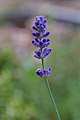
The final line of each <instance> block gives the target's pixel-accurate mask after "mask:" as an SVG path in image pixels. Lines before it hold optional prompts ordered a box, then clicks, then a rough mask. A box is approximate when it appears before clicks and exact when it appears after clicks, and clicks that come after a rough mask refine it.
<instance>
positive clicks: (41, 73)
mask: <svg viewBox="0 0 80 120" xmlns="http://www.w3.org/2000/svg"><path fill="white" fill-rule="evenodd" d="M51 70H52V69H51V68H50V67H49V68H46V69H42V68H38V69H37V70H36V74H37V75H38V76H40V77H43V76H47V75H49V74H50V73H51Z"/></svg>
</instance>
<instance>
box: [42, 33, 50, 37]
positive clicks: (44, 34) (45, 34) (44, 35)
mask: <svg viewBox="0 0 80 120" xmlns="http://www.w3.org/2000/svg"><path fill="white" fill-rule="evenodd" d="M49 34H50V32H45V33H43V35H42V37H47V36H48V35H49Z"/></svg>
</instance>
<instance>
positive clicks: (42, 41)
mask: <svg viewBox="0 0 80 120" xmlns="http://www.w3.org/2000/svg"><path fill="white" fill-rule="evenodd" d="M46 23H47V20H46V19H45V17H44V16H37V17H36V19H35V22H34V25H33V26H32V29H33V30H35V32H32V35H33V36H34V37H35V38H34V39H33V40H32V44H33V45H35V46H36V47H39V49H37V50H35V52H34V57H35V58H37V59H41V60H43V59H44V58H45V57H47V56H48V55H49V54H50V53H51V48H47V47H48V46H49V45H50V40H49V39H47V38H44V37H47V36H48V35H49V34H50V32H46V29H47V25H46ZM43 71H44V72H45V73H48V72H46V69H44V67H43V70H42V69H40V68H39V70H37V72H36V74H37V75H38V76H43V75H45V74H41V72H43ZM46 75H47V74H46Z"/></svg>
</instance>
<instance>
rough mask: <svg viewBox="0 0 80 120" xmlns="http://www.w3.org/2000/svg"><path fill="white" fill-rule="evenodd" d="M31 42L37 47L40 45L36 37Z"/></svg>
mask: <svg viewBox="0 0 80 120" xmlns="http://www.w3.org/2000/svg"><path fill="white" fill-rule="evenodd" d="M32 44H33V45H35V46H37V47H39V46H40V45H39V39H37V38H35V39H33V40H32Z"/></svg>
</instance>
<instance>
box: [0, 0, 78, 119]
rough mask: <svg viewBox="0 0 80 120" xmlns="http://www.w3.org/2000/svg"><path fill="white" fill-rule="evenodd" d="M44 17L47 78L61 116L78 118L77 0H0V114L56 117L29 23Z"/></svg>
mask: <svg viewBox="0 0 80 120" xmlns="http://www.w3.org/2000/svg"><path fill="white" fill-rule="evenodd" d="M36 15H44V16H46V18H47V21H48V22H47V25H48V31H50V32H51V34H50V36H49V38H50V40H51V45H50V47H51V48H52V53H51V55H50V56H49V57H48V58H47V59H46V62H45V64H46V67H48V66H51V67H52V68H53V71H52V74H51V75H50V76H49V83H50V86H51V89H52V93H53V95H54V98H55V100H56V103H57V106H58V109H59V112H60V115H61V118H62V120H80V93H79V92H80V0H0V120H56V114H55V111H54V109H53V108H52V104H51V101H50V98H49V95H48V91H47V88H46V85H45V82H44V81H43V80H42V79H41V78H39V77H38V76H36V74H35V70H36V69H37V68H38V67H41V63H40V61H39V60H36V59H34V58H33V52H34V50H35V49H36V47H34V46H33V45H32V44H31V40H32V39H33V37H32V35H31V32H32V28H31V26H32V25H33V23H34V19H35V16H36Z"/></svg>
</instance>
